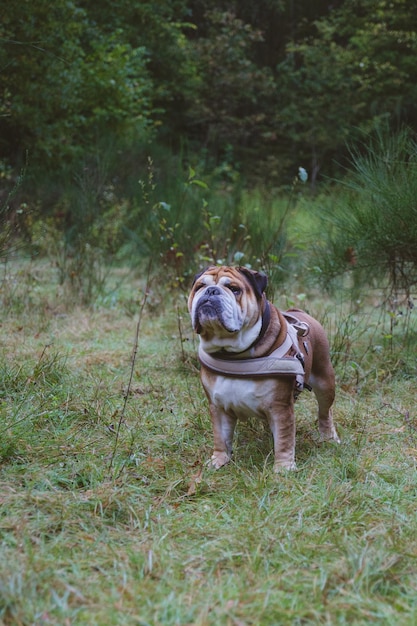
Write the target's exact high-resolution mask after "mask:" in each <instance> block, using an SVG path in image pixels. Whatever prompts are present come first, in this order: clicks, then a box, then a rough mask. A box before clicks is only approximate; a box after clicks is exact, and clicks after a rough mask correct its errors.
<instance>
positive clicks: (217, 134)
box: [0, 0, 417, 260]
mask: <svg viewBox="0 0 417 626" xmlns="http://www.w3.org/2000/svg"><path fill="white" fill-rule="evenodd" d="M381 127H384V128H385V129H389V130H390V131H392V132H394V131H395V130H396V129H399V128H404V127H407V129H409V130H410V129H411V135H412V136H413V133H414V130H415V129H416V128H417V0H333V1H332V2H329V1H328V0H326V1H324V0H315V1H314V2H311V1H309V0H258V1H257V2H252V1H251V2H249V1H247V0H240V1H239V2H237V1H235V2H233V1H231V0H216V1H215V2H212V1H210V0H157V1H147V0H129V1H127V0H112V1H111V2H110V1H109V0H101V1H100V2H93V1H91V0H73V1H71V0H56V1H55V2H53V3H51V2H49V1H47V0H31V1H29V0H19V2H18V1H17V0H10V1H9V2H8V3H7V6H6V5H5V6H4V7H3V11H2V22H1V25H0V178H1V192H0V193H1V197H0V206H1V212H0V213H1V215H0V217H1V216H2V219H1V224H2V228H5V224H6V223H7V224H8V225H9V234H10V224H12V229H13V228H17V227H19V228H20V230H21V231H24V232H26V234H28V233H29V235H30V236H31V237H33V224H34V222H35V221H36V219H38V218H39V217H40V218H42V219H43V222H44V225H45V223H46V222H45V219H46V218H48V219H51V220H54V223H55V227H56V226H57V225H58V228H59V230H60V232H65V233H66V243H65V245H67V244H68V242H71V236H72V242H73V243H74V241H75V238H74V232H75V233H76V235H77V237H78V240H79V236H80V232H82V233H84V234H83V237H84V239H83V243H82V246H85V243H86V242H90V243H91V241H92V238H93V239H94V236H96V239H97V240H100V242H101V245H102V244H103V242H109V249H110V250H113V251H114V250H116V249H117V248H120V244H121V242H122V239H123V236H122V235H121V233H122V231H123V229H124V231H125V232H126V231H127V230H129V232H130V234H132V233H133V231H134V230H135V228H136V232H135V237H136V239H137V240H138V241H139V239H141V242H139V243H138V246H139V247H141V250H142V252H144V253H146V252H147V251H148V252H149V249H148V250H146V241H145V239H146V238H147V241H148V243H149V242H150V241H153V242H154V243H155V241H156V239H158V237H159V238H160V239H162V238H165V241H166V242H167V245H168V248H167V250H168V252H169V251H171V252H174V253H175V254H176V253H177V252H178V246H179V245H180V244H179V243H178V241H177V239H176V237H177V232H175V230H176V228H177V225H178V222H179V221H180V220H182V221H184V220H186V219H191V218H190V210H191V209H192V207H193V206H194V205H193V202H194V203H195V202H197V201H196V200H195V198H193V196H192V194H189V197H188V198H187V203H186V204H187V206H186V207H185V202H184V200H183V199H182V200H178V199H177V200H175V202H174V201H173V200H174V192H173V191H170V185H171V187H172V185H173V184H174V183H173V182H172V181H178V180H181V181H182V183H184V181H185V185H188V188H189V189H190V188H191V187H193V189H196V188H197V187H199V188H200V189H201V188H202V187H204V186H205V185H206V184H207V183H206V182H203V180H204V181H207V180H208V178H207V177H210V182H209V184H210V185H212V184H216V185H217V186H218V187H221V186H222V185H223V188H224V189H226V191H227V192H228V193H229V192H230V193H229V195H230V196H233V194H234V193H235V192H236V189H237V188H239V189H240V190H241V189H242V188H246V189H248V188H252V189H254V188H260V187H261V188H263V189H269V190H274V193H280V192H281V191H282V192H288V191H291V184H292V183H291V181H293V178H294V174H295V173H296V172H297V171H298V168H299V167H300V166H302V167H303V168H305V169H306V170H307V171H308V175H309V182H308V185H309V187H310V189H312V190H313V191H315V192H317V189H318V188H320V184H321V182H322V181H329V180H331V179H334V178H341V177H343V176H344V174H345V172H346V167H349V164H350V162H351V157H352V150H354V151H355V150H356V151H357V150H359V152H360V151H361V148H360V146H363V145H364V141H365V144H366V140H364V137H367V136H369V134H370V133H372V131H374V130H375V129H376V128H381ZM358 146H359V148H358ZM413 150H414V148H413V147H411V152H412V153H413ZM356 154H358V152H356ZM407 154H408V156H409V155H410V152H408V153H407ZM407 158H408V157H407ZM388 170H389V168H388ZM385 174H386V173H385ZM385 174H384V175H385ZM410 180H411V177H410ZM213 181H215V182H214V183H213ZM156 186H158V189H159V190H161V189H163V190H164V193H159V195H158V196H157V195H156V194H155V193H154V190H155V187H156ZM376 186H377V187H378V183H377V185H376ZM177 197H178V194H177ZM201 202H202V201H201V198H200V199H199V200H198V203H199V206H200V207H201V206H202V205H201ZM204 202H205V200H204ZM174 204H176V206H177V208H178V207H180V209H181V210H180V209H178V210H177V212H176V214H175V215H173V214H172V211H171V213H170V215H168V213H169V211H170V209H171V206H172V205H174ZM204 206H205V205H203V208H204ZM211 206H212V205H211ZM230 206H232V205H230ZM223 209H224V207H223ZM413 210H414V209H413ZM164 211H165V212H164ZM187 211H188V213H187ZM231 211H232V212H233V207H232V208H231ZM217 213H218V212H217ZM217 213H216V211H215V210H211V209H210V211H209V210H208V209H206V210H205V213H204V215H203V217H204V219H205V222H206V223H207V224H209V227H208V230H209V231H210V232H209V233H208V235H209V236H210V237H213V228H214V227H215V222H214V221H213V219H214V218H215V217H216V215H217ZM104 214H106V215H107V218H108V219H107V222H106V226H105V227H104V226H103V223H102V224H101V226H99V227H97V218H98V217H99V218H100V219H101V218H102V216H103V215H104ZM219 214H220V213H219ZM223 214H224V210H223V213H222V215H223ZM149 216H151V218H152V219H151V218H149ZM152 216H153V217H152ZM148 218H149V219H148ZM242 219H243V218H242V216H241V214H239V215H237V214H236V215H235V221H234V223H232V222H233V220H232V222H231V223H230V232H231V233H233V232H236V229H237V228H238V225H239V224H240V223H241V222H242ZM265 219H267V218H265ZM152 220H153V221H152ZM210 220H211V221H210ZM201 221H202V219H201V213H200V217H199V218H198V219H196V220H195V221H194V222H192V221H191V222H190V223H188V230H189V233H193V232H195V230H194V229H195V227H196V223H199V224H201ZM93 222H94V224H95V228H96V234H95V235H94V232H93V227H92V224H93ZM145 222H146V228H147V229H148V230H147V235H146V237H145V238H144V237H142V235H143V231H144V229H145V226H143V228H142V232H140V228H139V230H138V227H137V224H138V223H142V224H143V225H144V224H145ZM111 223H112V224H116V223H117V225H118V226H120V228H118V227H117V228H115V227H113V226H109V224H111ZM122 224H123V228H122V227H121V225H122ZM134 225H136V226H135V227H134ZM182 226H183V224H182ZM278 227H279V225H278ZM252 228H254V225H252ZM71 229H73V230H71ZM74 229H75V230H74ZM116 230H117V232H116ZM86 231H88V232H87V235H85V233H86ZM225 231H226V232H229V230H228V229H225V228H223V233H224V232H225ZM71 233H72V235H71ZM97 233H98V234H97ZM206 234H207V233H206ZM208 235H207V237H208ZM188 236H189V237H190V236H191V235H188ZM202 236H203V235H202ZM207 237H206V239H207ZM131 239H132V237H131ZM187 245H188V244H187V242H182V243H181V246H182V250H181V251H180V253H179V254H178V255H177V258H178V256H180V255H181V256H183V255H184V250H185V249H186V248H187ZM207 245H208V244H207ZM239 245H241V244H239ZM268 245H269V244H266V247H268ZM82 246H81V248H82ZM236 246H237V248H236V249H239V246H238V244H236ZM188 247H189V245H188ZM148 248H149V245H148ZM212 248H213V246H212ZM83 249H84V248H83ZM167 250H165V252H164V254H165V253H167ZM159 252H161V251H159ZM214 252H215V251H214V250H211V258H214V260H216V258H218V257H219V256H221V255H220V253H217V256H216V254H214ZM161 253H162V252H161ZM209 256H210V255H209Z"/></svg>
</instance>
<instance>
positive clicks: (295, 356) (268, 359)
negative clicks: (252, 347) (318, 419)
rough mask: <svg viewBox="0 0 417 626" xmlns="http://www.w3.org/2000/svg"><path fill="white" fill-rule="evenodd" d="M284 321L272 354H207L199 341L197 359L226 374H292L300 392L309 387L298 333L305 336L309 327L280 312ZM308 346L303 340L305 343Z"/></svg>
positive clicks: (219, 372) (244, 375)
mask: <svg viewBox="0 0 417 626" xmlns="http://www.w3.org/2000/svg"><path fill="white" fill-rule="evenodd" d="M282 315H283V317H284V319H285V321H286V323H287V334H286V337H285V339H284V341H283V342H282V344H281V345H280V346H278V348H276V349H275V350H274V351H273V352H271V354H269V355H268V356H264V357H255V358H252V359H246V358H243V359H230V358H224V357H222V356H218V354H219V353H216V356H213V355H212V354H208V353H207V352H205V351H204V350H203V349H202V347H201V345H200V347H199V350H198V357H199V359H200V362H201V363H202V364H203V365H205V367H207V368H208V369H210V370H212V371H213V372H216V373H217V374H224V375H225V376H237V377H239V378H244V377H246V376H249V377H254V376H294V377H295V392H296V394H298V393H300V392H301V391H302V390H303V389H309V390H310V389H311V388H310V387H309V386H308V385H306V384H305V383H304V356H303V354H302V352H301V351H300V347H299V344H298V337H305V336H307V335H308V333H309V331H310V327H309V325H308V324H306V323H305V322H301V321H300V320H299V319H298V318H297V317H295V316H293V315H291V314H290V313H283V314H282ZM304 346H305V348H306V349H307V345H306V343H304Z"/></svg>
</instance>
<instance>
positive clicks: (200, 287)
mask: <svg viewBox="0 0 417 626" xmlns="http://www.w3.org/2000/svg"><path fill="white" fill-rule="evenodd" d="M203 287H205V284H204V283H197V284H196V285H195V287H194V289H195V291H198V290H199V289H202V288H203Z"/></svg>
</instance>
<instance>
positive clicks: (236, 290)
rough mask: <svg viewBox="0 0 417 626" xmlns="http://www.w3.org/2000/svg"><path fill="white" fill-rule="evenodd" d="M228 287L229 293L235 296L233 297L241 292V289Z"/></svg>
mask: <svg viewBox="0 0 417 626" xmlns="http://www.w3.org/2000/svg"><path fill="white" fill-rule="evenodd" d="M228 287H229V289H230V291H231V292H232V293H234V294H235V296H238V295H239V294H240V293H241V291H242V290H241V288H240V287H237V286H236V285H228Z"/></svg>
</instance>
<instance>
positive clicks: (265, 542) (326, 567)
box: [0, 261, 417, 626]
mask: <svg viewBox="0 0 417 626" xmlns="http://www.w3.org/2000/svg"><path fill="white" fill-rule="evenodd" d="M25 267H26V269H27V272H26V274H25ZM8 271H9V278H8V282H5V281H4V280H3V293H2V296H3V297H4V298H6V299H7V302H8V306H7V307H6V308H3V309H2V313H1V318H0V323H1V328H0V330H1V333H2V346H3V347H2V351H1V353H0V415H1V425H0V430H1V431H2V432H1V437H0V455H1V459H2V462H1V469H0V538H1V559H0V623H1V624H4V625H5V626H9V625H10V626H11V625H13V626H29V625H32V624H35V625H37V626H38V625H43V624H45V625H48V624H51V625H57V626H58V625H59V626H62V625H71V626H76V625H83V624H88V625H89V626H90V625H91V626H92V625H97V626H98V625H100V626H102V625H103V624H105V625H110V626H112V625H114V626H123V625H129V626H130V625H137V626H146V625H152V626H159V625H163V626H169V625H173V626H174V625H184V626H186V625H191V624H192V625H195V626H209V625H210V626H211V625H213V626H214V625H216V626H217V625H225V626H243V625H248V626H249V625H258V624H260V625H277V624H291V625H292V624H296V625H297V624H299V625H301V624H302V625H304V626H305V625H309V624H323V625H324V624H326V625H327V624H332V625H333V624H355V625H356V624H378V625H381V624H382V625H391V624H395V625H396V626H400V625H401V626H402V625H408V624H409V625H412V624H415V623H416V620H417V562H416V561H417V517H416V514H415V508H416V496H417V482H416V456H417V418H416V415H415V406H416V405H417V392H416V388H415V344H414V345H413V343H412V342H410V345H409V347H408V348H404V349H402V350H400V349H399V346H400V345H401V342H402V326H401V325H398V326H397V327H396V328H395V337H394V338H393V339H392V338H391V339H390V341H389V342H386V345H385V343H384V336H385V335H386V333H387V332H388V331H387V329H384V327H383V321H381V319H380V317H379V313H377V312H376V309H375V308H374V307H371V306H369V304H368V305H366V306H365V305H364V304H363V305H361V310H360V311H358V312H356V313H351V312H348V313H346V311H345V309H344V308H343V307H342V305H341V304H340V305H339V304H337V303H335V302H330V301H328V302H326V303H322V302H320V300H318V299H317V298H316V299H313V294H307V301H308V305H309V308H310V309H311V311H312V312H313V313H318V314H319V315H320V316H321V317H323V318H324V319H325V321H326V322H327V325H328V327H329V328H330V331H331V334H332V344H333V345H334V346H336V345H337V351H338V355H339V358H338V365H337V374H338V395H337V404H336V410H335V416H336V423H337V426H338V429H339V434H340V435H341V437H342V440H343V443H342V445H340V446H335V445H331V444H319V443H318V438H317V435H316V427H315V423H314V411H315V407H314V402H313V399H312V398H311V397H310V396H309V395H308V394H306V395H305V396H304V397H301V398H300V400H299V401H298V403H297V404H298V406H297V416H298V431H297V450H296V454H297V461H298V466H299V470H298V471H297V472H294V473H289V474H280V475H279V476H276V475H274V474H273V472H272V458H271V445H272V444H271V438H270V435H269V433H268V430H267V429H266V428H264V427H263V426H262V425H261V424H258V423H257V422H256V421H250V422H248V423H244V424H241V425H239V428H238V433H237V441H236V445H235V458H234V461H233V463H231V464H230V465H229V466H228V467H227V468H224V469H222V470H220V471H219V472H211V471H209V470H207V469H206V468H205V466H204V462H205V460H206V459H207V458H208V456H209V455H210V448H211V432H210V424H209V418H208V409H207V406H206V401H205V398H204V395H203V392H202V389H201V387H200V383H199V380H198V373H197V368H196V360H195V347H196V344H195V339H194V337H193V335H192V333H191V330H190V327H189V323H188V317H187V313H186V311H185V299H184V297H183V296H181V297H179V296H178V297H175V298H174V297H169V298H167V297H166V296H165V295H164V294H162V293H161V292H159V291H158V289H157V287H155V288H154V291H153V292H152V297H151V298H150V300H149V303H148V305H147V307H146V310H145V314H144V317H143V320H142V324H141V332H140V337H139V350H138V354H137V360H136V365H135V370H134V377H133V385H132V389H131V394H130V396H129V398H128V402H127V406H126V412H125V414H124V415H122V407H123V403H124V393H125V391H126V385H127V382H128V380H129V375H130V363H131V360H130V359H131V352H132V348H133V343H134V334H135V327H136V321H137V314H138V310H139V305H140V301H141V297H142V296H141V290H142V289H143V287H144V283H143V281H142V280H141V279H140V278H137V277H134V276H131V275H129V274H126V273H124V272H123V271H121V270H119V271H118V272H117V273H115V274H113V276H112V280H113V281H114V288H113V290H112V297H111V298H108V299H102V301H100V303H98V304H96V306H95V307H93V308H80V307H73V308H69V307H65V308H63V307H62V304H61V303H60V301H59V292H58V291H57V287H56V286H55V282H54V281H55V279H54V276H55V275H54V269H53V268H52V267H51V266H48V265H46V264H43V262H41V261H38V262H37V263H36V264H32V265H29V266H25V264H24V263H22V262H20V263H15V264H13V263H12V264H11V265H10V266H9V267H8ZM27 273H29V274H30V275H29V276H27ZM16 277H19V281H18V282H19V284H20V290H18V289H17V287H14V288H13V289H14V291H12V290H11V288H10V285H14V284H15V282H14V278H16ZM34 277H35V278H36V280H35V279H34ZM25 281H26V282H25ZM22 285H26V287H25V289H23V287H22ZM297 293H298V291H297V288H296V286H295V287H294V294H297ZM291 298H293V299H294V300H296V296H294V295H293V294H287V295H285V294H283V295H281V297H280V298H278V299H277V301H278V303H279V304H280V305H283V306H285V301H287V300H288V299H291ZM303 304H304V305H306V302H304V303H303ZM177 307H179V310H180V312H181V315H182V319H181V320H180V326H181V333H179V322H178V316H177ZM349 316H350V317H349ZM347 319H351V320H352V324H353V322H354V320H355V319H356V323H357V325H359V327H360V328H361V329H362V330H361V331H359V330H356V334H353V335H352V339H353V345H348V344H349V336H348V335H350V334H351V333H352V331H351V330H350V329H351V328H352V324H347V321H346V320H347ZM364 323H365V324H366V326H364ZM387 324H388V329H389V328H390V326H389V322H387ZM368 326H369V330H367V327H368ZM384 333H385V335H384ZM412 337H413V329H412V328H410V329H409V330H408V338H409V339H410V338H412ZM371 342H372V346H371V347H370V343H371ZM397 347H398V349H397ZM343 350H345V352H344V353H343V354H342V352H343ZM184 357H185V360H184ZM120 420H121V424H120V433H119V438H118V440H116V434H115V433H116V431H117V427H118V424H119V421H120Z"/></svg>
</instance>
